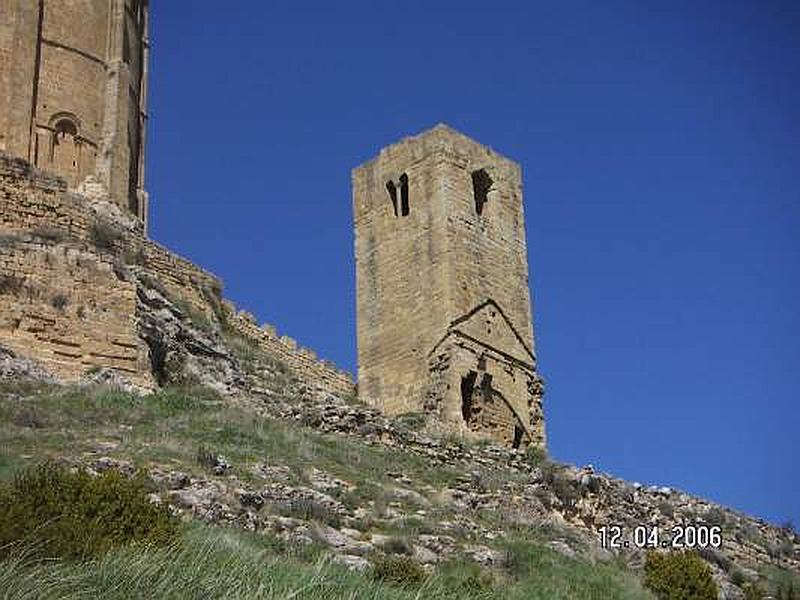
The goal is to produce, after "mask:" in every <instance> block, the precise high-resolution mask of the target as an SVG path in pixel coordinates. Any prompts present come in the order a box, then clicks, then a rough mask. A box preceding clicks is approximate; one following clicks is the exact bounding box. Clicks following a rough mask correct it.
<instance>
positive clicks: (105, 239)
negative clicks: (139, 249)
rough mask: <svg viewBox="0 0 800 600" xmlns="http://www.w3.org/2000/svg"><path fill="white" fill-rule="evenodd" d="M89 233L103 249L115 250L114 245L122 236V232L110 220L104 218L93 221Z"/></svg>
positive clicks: (95, 243)
mask: <svg viewBox="0 0 800 600" xmlns="http://www.w3.org/2000/svg"><path fill="white" fill-rule="evenodd" d="M89 235H91V238H92V242H94V245H95V246H97V247H98V248H100V249H101V250H113V249H114V245H115V244H116V243H117V242H118V241H119V240H120V238H122V233H121V232H120V231H118V230H117V229H116V228H115V227H114V225H112V224H111V223H110V222H109V221H107V220H106V219H102V218H98V219H96V220H95V221H94V223H92V228H91V229H90V231H89Z"/></svg>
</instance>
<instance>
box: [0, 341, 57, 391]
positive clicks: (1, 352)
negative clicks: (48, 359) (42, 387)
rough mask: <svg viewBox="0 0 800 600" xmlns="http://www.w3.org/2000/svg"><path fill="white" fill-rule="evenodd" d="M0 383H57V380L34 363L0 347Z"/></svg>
mask: <svg viewBox="0 0 800 600" xmlns="http://www.w3.org/2000/svg"><path fill="white" fill-rule="evenodd" d="M0 381H36V382H39V383H57V381H58V380H57V379H56V377H54V376H53V375H52V374H51V373H49V372H48V371H47V369H45V368H44V367H42V366H41V365H40V364H39V363H37V362H36V361H34V360H31V359H28V358H25V357H24V356H19V355H18V354H16V353H15V352H13V351H12V350H11V349H9V348H6V347H5V346H3V345H0Z"/></svg>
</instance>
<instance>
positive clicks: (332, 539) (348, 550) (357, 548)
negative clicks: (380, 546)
mask: <svg viewBox="0 0 800 600" xmlns="http://www.w3.org/2000/svg"><path fill="white" fill-rule="evenodd" d="M313 531H314V534H315V535H316V537H317V539H318V540H319V541H321V542H322V543H324V544H327V545H328V546H330V547H331V548H333V549H334V550H335V551H337V552H340V553H343V554H352V555H355V556H363V555H365V554H367V553H369V552H371V551H372V550H374V546H373V545H372V544H369V543H367V542H360V541H357V540H354V539H352V538H350V537H349V536H346V535H345V534H343V533H342V532H341V531H339V530H338V529H334V528H333V527H330V526H329V525H317V526H315V527H314V530H313Z"/></svg>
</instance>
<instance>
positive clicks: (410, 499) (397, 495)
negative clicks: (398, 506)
mask: <svg viewBox="0 0 800 600" xmlns="http://www.w3.org/2000/svg"><path fill="white" fill-rule="evenodd" d="M385 494H386V497H387V499H389V500H395V501H402V502H407V503H409V504H414V505H415V506H422V507H425V508H427V507H429V506H430V505H431V503H430V501H429V500H428V499H427V498H426V497H425V496H423V495H422V494H420V493H419V492H415V491H414V490H409V489H404V488H398V487H395V488H389V489H387V490H385Z"/></svg>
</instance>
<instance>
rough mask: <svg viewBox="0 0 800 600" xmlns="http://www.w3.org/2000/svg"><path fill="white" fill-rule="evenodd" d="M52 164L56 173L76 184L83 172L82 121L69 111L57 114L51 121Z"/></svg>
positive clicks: (51, 166) (49, 166) (50, 166)
mask: <svg viewBox="0 0 800 600" xmlns="http://www.w3.org/2000/svg"><path fill="white" fill-rule="evenodd" d="M51 128H52V138H51V142H50V165H48V168H52V169H53V170H54V171H55V172H56V173H59V174H60V175H64V176H65V177H67V179H68V181H69V182H70V184H71V185H76V184H77V183H78V179H79V176H80V172H81V142H80V137H79V133H80V122H79V121H78V119H77V118H75V117H74V116H73V115H71V114H68V113H61V114H57V115H55V116H54V117H53V119H52V121H51Z"/></svg>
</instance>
